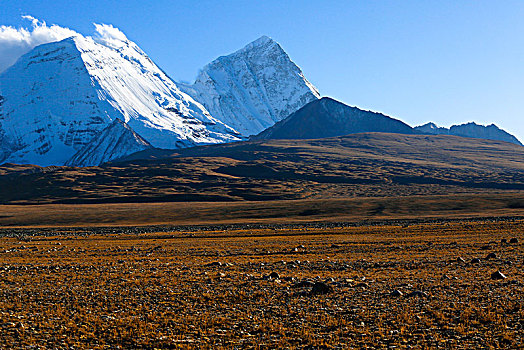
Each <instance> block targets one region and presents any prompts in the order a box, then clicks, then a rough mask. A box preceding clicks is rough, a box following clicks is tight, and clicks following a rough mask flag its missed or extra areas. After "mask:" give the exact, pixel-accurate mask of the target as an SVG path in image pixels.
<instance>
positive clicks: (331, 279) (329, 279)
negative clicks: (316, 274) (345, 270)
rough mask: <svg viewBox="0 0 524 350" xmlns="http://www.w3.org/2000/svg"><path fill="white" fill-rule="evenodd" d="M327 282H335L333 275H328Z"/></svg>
mask: <svg viewBox="0 0 524 350" xmlns="http://www.w3.org/2000/svg"><path fill="white" fill-rule="evenodd" d="M324 282H325V283H333V282H335V279H334V278H333V277H328V278H326V279H325V280H324Z"/></svg>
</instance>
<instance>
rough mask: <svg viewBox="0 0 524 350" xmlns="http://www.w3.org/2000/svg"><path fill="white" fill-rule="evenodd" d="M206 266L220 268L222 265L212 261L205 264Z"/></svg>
mask: <svg viewBox="0 0 524 350" xmlns="http://www.w3.org/2000/svg"><path fill="white" fill-rule="evenodd" d="M206 266H222V263H221V262H220V261H213V262H210V263H209V264H206Z"/></svg>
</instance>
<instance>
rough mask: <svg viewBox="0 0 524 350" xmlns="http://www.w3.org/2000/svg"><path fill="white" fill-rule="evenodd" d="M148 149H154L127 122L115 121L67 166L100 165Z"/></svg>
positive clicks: (67, 163)
mask: <svg viewBox="0 0 524 350" xmlns="http://www.w3.org/2000/svg"><path fill="white" fill-rule="evenodd" d="M148 148H152V146H151V145H150V144H149V142H147V141H146V140H144V139H143V138H142V137H141V136H140V135H138V134H137V133H136V132H134V131H133V130H132V129H131V128H130V127H129V125H127V124H126V123H125V122H123V121H121V120H120V119H115V121H114V122H113V123H111V124H110V125H109V126H108V127H106V128H105V129H104V130H102V131H101V132H100V133H99V134H98V135H97V136H95V137H94V138H93V140H91V142H89V143H88V144H87V145H85V146H84V147H83V148H82V149H81V150H80V151H78V152H77V153H76V154H75V155H74V156H73V157H72V158H71V159H70V160H68V161H67V162H66V165H70V166H92V165H99V164H102V163H105V162H109V161H111V160H114V159H118V158H121V157H125V156H127V155H130V154H132V153H135V152H139V151H143V150H145V149H148Z"/></svg>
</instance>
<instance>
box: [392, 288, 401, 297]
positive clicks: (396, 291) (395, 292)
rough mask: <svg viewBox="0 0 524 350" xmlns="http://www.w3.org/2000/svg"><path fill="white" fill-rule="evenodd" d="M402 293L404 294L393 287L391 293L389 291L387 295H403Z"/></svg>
mask: <svg viewBox="0 0 524 350" xmlns="http://www.w3.org/2000/svg"><path fill="white" fill-rule="evenodd" d="M403 295H404V293H402V292H401V291H400V290H398V289H395V290H394V291H392V292H391V293H389V296H390V297H394V298H396V297H401V296H403Z"/></svg>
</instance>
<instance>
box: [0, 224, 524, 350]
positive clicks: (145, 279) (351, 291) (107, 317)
mask: <svg viewBox="0 0 524 350" xmlns="http://www.w3.org/2000/svg"><path fill="white" fill-rule="evenodd" d="M128 230H129V234H111V231H108V230H107V229H105V230H101V231H100V232H97V230H96V229H93V230H90V231H89V233H90V234H86V232H85V231H81V232H75V231H74V230H72V231H71V232H68V233H67V234H66V233H65V232H64V231H61V232H60V233H61V234H62V236H50V235H47V236H39V235H38V232H37V233H36V235H34V234H35V232H34V231H31V232H30V234H31V236H30V235H26V234H24V232H23V230H22V231H16V237H3V238H1V239H0V344H1V345H0V346H1V347H3V348H30V347H36V348H53V349H55V348H59V349H61V348H64V349H65V348H75V349H85V348H95V349H96V348H182V349H185V348H204V349H206V348H207V349H221V348H228V349H229V348H236V349H241V348H242V349H244V348H247V349H249V348H252V349H269V348H272V349H273V348H284V349H331V348H335V349H347V348H360V349H362V348H393V347H396V348H416V349H419V348H420V349H423V348H447V349H478V348H483V349H489V348H512V349H517V348H523V347H524V339H523V337H524V328H523V327H524V307H523V301H522V300H523V292H524V284H523V283H524V280H523V277H524V272H523V271H524V270H523V263H524V256H523V249H522V248H523V247H522V241H523V240H524V221H522V220H517V219H507V220H485V221H475V222H473V221H470V222H464V221H453V222H452V221H450V222H441V223H430V224H412V225H392V224H389V225H381V226H359V227H349V226H346V227H337V226H336V225H327V226H325V227H319V226H315V225H303V226H293V227H291V226H288V227H286V226H274V227H271V226H267V227H266V228H261V227H257V228H250V227H249V226H244V227H237V229H235V230H232V229H230V230H225V229H224V230H215V231H213V229H212V228H207V229H205V228H202V230H195V229H193V230H191V231H188V232H183V231H182V232H180V231H178V232H174V231H173V232H159V233H154V232H153V233H147V234H139V233H133V232H135V231H134V230H133V228H128ZM115 232H116V231H115ZM136 232H140V230H139V229H137V230H136ZM4 233H5V232H4ZM511 238H517V239H518V242H517V243H510V240H511ZM501 240H506V241H504V242H502V241H501ZM490 253H494V255H492V256H490V257H489V258H488V255H489V254H490ZM459 258H462V259H463V261H462V260H460V259H459ZM474 258H478V259H479V261H478V262H472V259H474ZM496 271H500V272H502V273H503V274H504V275H506V276H507V278H506V279H502V280H492V279H491V274H492V273H493V272H496ZM272 273H273V275H272V276H271V277H269V276H270V274H272ZM317 282H323V283H325V286H324V288H325V290H320V292H319V293H314V292H313V290H315V288H317V287H318V286H322V285H320V284H318V285H317V287H315V288H313V287H311V285H312V284H313V283H317ZM326 286H327V287H326ZM322 291H326V293H325V294H324V293H321V292H322ZM394 291H398V292H394ZM413 292H415V294H414V295H412V294H410V293H413Z"/></svg>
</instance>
